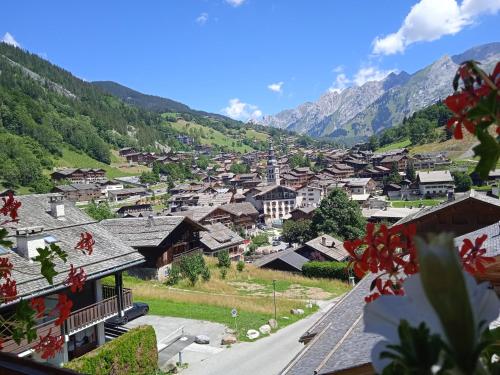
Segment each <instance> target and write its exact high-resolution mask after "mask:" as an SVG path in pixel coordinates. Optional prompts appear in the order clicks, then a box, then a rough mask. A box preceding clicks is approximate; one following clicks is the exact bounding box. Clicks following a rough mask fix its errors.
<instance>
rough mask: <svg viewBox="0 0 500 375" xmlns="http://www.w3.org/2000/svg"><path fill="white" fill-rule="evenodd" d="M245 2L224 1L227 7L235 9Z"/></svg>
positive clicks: (238, 0)
mask: <svg viewBox="0 0 500 375" xmlns="http://www.w3.org/2000/svg"><path fill="white" fill-rule="evenodd" d="M245 1H246V0H226V3H228V4H229V5H231V6H233V7H235V8H237V7H239V6H240V5H243V3H244V2H245Z"/></svg>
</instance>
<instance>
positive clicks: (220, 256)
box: [217, 250, 231, 268]
mask: <svg viewBox="0 0 500 375" xmlns="http://www.w3.org/2000/svg"><path fill="white" fill-rule="evenodd" d="M217 260H218V261H219V264H218V266H219V267H226V268H229V267H231V259H230V258H229V252H228V251H227V250H222V251H219V252H218V253H217Z"/></svg>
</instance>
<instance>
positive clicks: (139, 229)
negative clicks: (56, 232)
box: [101, 216, 206, 280]
mask: <svg viewBox="0 0 500 375" xmlns="http://www.w3.org/2000/svg"><path fill="white" fill-rule="evenodd" d="M101 225H102V226H103V227H104V228H106V229H107V230H108V231H109V232H111V233H112V234H114V235H115V236H116V237H118V238H120V239H122V241H123V242H125V243H126V244H127V245H129V246H131V247H133V248H134V249H137V251H138V252H139V253H140V254H141V255H142V256H144V258H145V263H144V264H142V265H141V268H140V269H135V270H131V272H134V273H135V274H136V275H137V276H139V277H144V278H156V279H159V280H163V279H165V278H166V277H168V275H169V272H170V267H171V264H172V263H173V262H176V261H178V260H179V259H180V257H182V256H184V255H188V254H193V253H196V252H201V251H202V249H201V246H200V231H205V230H206V229H205V228H204V227H203V226H202V225H200V224H198V223H197V222H195V221H193V220H191V219H189V218H187V217H185V216H150V217H138V218H122V219H108V220H103V221H101Z"/></svg>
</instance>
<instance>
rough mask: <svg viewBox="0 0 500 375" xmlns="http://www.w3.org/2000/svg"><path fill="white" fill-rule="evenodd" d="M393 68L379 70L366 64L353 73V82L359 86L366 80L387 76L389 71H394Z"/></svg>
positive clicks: (375, 79)
mask: <svg viewBox="0 0 500 375" xmlns="http://www.w3.org/2000/svg"><path fill="white" fill-rule="evenodd" d="M395 71H396V70H395V69H389V70H383V69H382V70H381V69H378V68H376V67H374V66H366V67H363V68H360V69H359V70H358V71H357V72H356V74H355V75H354V79H353V82H354V83H355V84H356V85H358V86H361V85H363V84H364V83H366V82H370V81H381V80H383V79H384V78H385V77H387V76H388V75H389V74H390V73H393V72H395Z"/></svg>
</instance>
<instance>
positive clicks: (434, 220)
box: [396, 190, 500, 236]
mask: <svg viewBox="0 0 500 375" xmlns="http://www.w3.org/2000/svg"><path fill="white" fill-rule="evenodd" d="M499 220H500V201H499V200H498V199H495V198H491V197H488V196H486V195H485V194H481V193H479V192H477V191H474V190H471V191H470V192H468V193H465V194H464V195H462V196H457V197H450V199H449V200H448V201H446V202H443V203H441V204H439V205H437V206H431V207H424V208H422V209H421V210H420V211H418V212H416V213H414V214H411V215H408V216H407V217H405V218H404V219H402V220H400V221H398V222H397V223H396V224H415V225H416V226H417V234H419V235H421V236H423V235H425V234H427V233H441V232H450V233H454V234H455V235H457V236H460V235H462V234H465V233H469V232H472V231H475V230H477V229H480V228H483V227H486V226H488V225H491V224H493V223H496V222H498V221H499Z"/></svg>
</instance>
